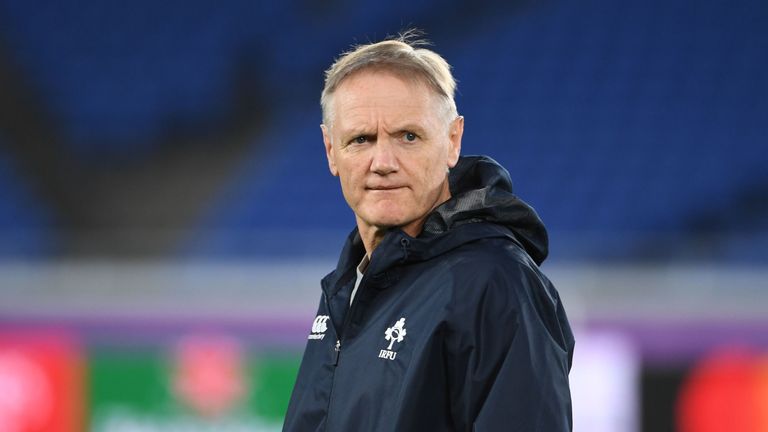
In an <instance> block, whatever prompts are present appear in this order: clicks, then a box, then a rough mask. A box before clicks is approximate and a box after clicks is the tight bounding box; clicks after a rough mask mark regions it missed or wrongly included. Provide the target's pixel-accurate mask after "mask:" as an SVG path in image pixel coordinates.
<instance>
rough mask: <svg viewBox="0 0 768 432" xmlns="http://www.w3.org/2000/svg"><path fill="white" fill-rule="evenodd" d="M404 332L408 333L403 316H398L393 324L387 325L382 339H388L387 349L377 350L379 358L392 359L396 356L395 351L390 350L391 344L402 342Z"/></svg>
mask: <svg viewBox="0 0 768 432" xmlns="http://www.w3.org/2000/svg"><path fill="white" fill-rule="evenodd" d="M406 334H408V332H407V331H406V330H405V318H400V319H399V320H397V322H396V323H395V325H393V326H392V327H389V328H388V329H387V330H386V331H385V332H384V339H385V340H388V341H389V346H388V347H387V349H383V350H381V351H379V358H383V359H387V360H394V359H395V357H397V353H396V352H395V351H392V346H393V345H394V344H395V342H397V343H401V342H403V340H404V339H405V335H406Z"/></svg>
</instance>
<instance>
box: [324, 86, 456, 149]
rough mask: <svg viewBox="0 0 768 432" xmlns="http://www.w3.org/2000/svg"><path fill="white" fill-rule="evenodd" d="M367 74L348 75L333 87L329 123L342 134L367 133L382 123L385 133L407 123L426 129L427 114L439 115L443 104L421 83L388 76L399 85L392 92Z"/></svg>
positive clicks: (428, 117)
mask: <svg viewBox="0 0 768 432" xmlns="http://www.w3.org/2000/svg"><path fill="white" fill-rule="evenodd" d="M371 75H375V74H371ZM371 75H369V74H366V73H363V74H361V75H358V76H353V77H350V78H349V79H348V80H346V81H344V82H342V84H341V85H340V86H339V88H337V89H336V92H335V94H334V98H333V104H334V105H335V107H334V109H333V112H334V117H335V118H336V119H335V121H334V122H333V123H335V125H336V126H337V127H338V129H337V130H338V131H340V132H341V134H342V135H345V134H349V133H353V132H354V133H358V134H363V133H366V134H371V133H375V132H376V131H378V130H379V128H380V127H382V126H383V129H384V131H386V132H387V133H390V132H398V131H400V130H403V129H404V128H405V126H408V125H417V126H419V127H420V128H421V129H422V130H426V129H428V128H429V126H430V123H432V120H435V119H432V118H431V117H433V116H434V117H436V118H437V117H440V118H442V117H443V115H442V114H443V113H442V111H443V107H442V105H443V104H442V103H441V101H440V100H439V98H438V96H437V95H435V94H433V93H434V92H433V90H432V89H430V88H428V87H427V86H426V85H425V84H423V83H420V82H410V81H407V80H403V79H402V78H400V77H396V76H391V75H390V76H391V77H392V78H395V79H396V80H397V81H400V83H401V85H402V88H400V89H397V90H396V91H395V93H396V94H394V95H393V94H392V93H385V91H384V90H380V89H379V88H377V86H376V84H375V82H371V80H370V78H371ZM403 90H404V91H403ZM431 114H432V115H431Z"/></svg>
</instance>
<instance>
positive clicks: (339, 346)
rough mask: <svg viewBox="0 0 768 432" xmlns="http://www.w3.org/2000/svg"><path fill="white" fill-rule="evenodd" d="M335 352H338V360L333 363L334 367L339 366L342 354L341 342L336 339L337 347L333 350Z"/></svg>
mask: <svg viewBox="0 0 768 432" xmlns="http://www.w3.org/2000/svg"><path fill="white" fill-rule="evenodd" d="M333 350H334V351H336V359H335V360H334V362H333V365H334V366H337V365H338V364H339V354H341V341H340V340H338V339H336V346H335V347H334V348H333Z"/></svg>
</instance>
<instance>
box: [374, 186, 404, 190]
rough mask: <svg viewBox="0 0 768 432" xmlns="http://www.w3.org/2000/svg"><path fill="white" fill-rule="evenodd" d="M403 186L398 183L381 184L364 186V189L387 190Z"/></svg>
mask: <svg viewBox="0 0 768 432" xmlns="http://www.w3.org/2000/svg"><path fill="white" fill-rule="evenodd" d="M404 187H405V186H400V185H382V186H366V189H368V190H374V191H389V190H395V189H401V188H404Z"/></svg>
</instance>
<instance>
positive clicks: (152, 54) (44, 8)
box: [0, 0, 768, 256]
mask: <svg viewBox="0 0 768 432" xmlns="http://www.w3.org/2000/svg"><path fill="white" fill-rule="evenodd" d="M262 3H263V4H262ZM396 3H397V4H398V5H399V3H398V2H396ZM467 5H468V3H465V2H459V1H452V2H449V3H439V2H436V1H433V0H422V1H418V2H411V3H409V7H408V13H407V14H404V13H402V9H398V8H397V7H393V5H392V4H390V3H384V2H373V1H371V2H363V3H359V4H357V3H356V4H346V3H333V2H331V3H330V4H329V5H328V6H327V7H328V10H323V9H321V8H319V7H318V9H316V10H315V9H309V6H306V5H305V7H304V8H294V7H293V6H292V5H288V4H283V3H279V2H256V3H254V2H249V1H245V0H240V1H235V2H231V3H227V5H226V7H224V6H222V5H214V4H213V3H206V2H184V3H182V4H176V3H174V2H170V3H156V2H153V3H150V2H149V1H148V0H140V1H135V2H131V3H128V4H125V3H121V2H117V1H107V2H84V3H83V4H82V5H80V6H81V7H78V8H72V7H68V6H65V5H64V4H63V3H62V4H58V3H56V4H45V5H42V4H41V3H38V2H24V1H21V0H6V1H5V2H4V3H3V4H0V16H5V19H6V22H5V23H4V25H3V29H4V30H3V31H5V32H6V34H5V35H4V36H5V37H6V38H7V39H8V40H9V42H10V46H11V47H12V48H14V49H15V52H16V53H17V54H18V56H19V61H20V63H21V64H22V65H23V67H24V68H25V70H26V71H28V76H29V78H30V80H31V81H32V82H34V83H36V84H37V86H38V87H39V88H40V89H41V94H42V95H43V96H44V97H45V100H46V103H47V104H48V106H49V107H50V109H51V110H52V111H53V112H54V114H55V116H56V118H57V119H59V121H60V122H61V124H62V125H63V130H65V131H66V133H68V134H69V136H70V137H71V140H70V141H71V143H72V145H73V146H75V147H76V148H75V150H76V152H77V153H78V154H80V155H82V156H83V157H94V155H96V157H98V155H101V154H104V153H109V152H117V153H120V152H134V153H135V152H138V153H141V154H143V155H144V156H143V157H147V158H150V157H151V156H152V151H153V147H152V145H154V143H156V142H157V140H155V139H153V138H154V137H156V136H157V135H159V134H162V132H163V128H164V127H167V125H168V124H169V122H171V121H174V122H177V123H180V124H181V125H182V126H186V127H192V125H195V124H198V123H200V122H202V121H206V119H211V118H222V117H226V115H227V109H228V108H227V104H228V102H229V100H230V99H231V98H232V96H233V95H232V92H233V89H232V88H231V82H232V79H233V77H234V76H235V74H236V68H237V67H238V62H239V61H251V62H252V63H253V64H255V65H257V68H256V69H257V71H255V72H256V73H257V74H258V76H254V77H253V78H254V79H255V80H258V81H259V82H260V83H261V87H263V88H264V89H267V90H268V91H269V93H268V94H267V96H268V98H269V106H270V112H269V114H270V116H271V118H270V121H269V125H270V126H269V127H267V129H266V130H264V131H263V133H262V134H261V135H260V136H259V137H258V138H257V139H256V142H255V143H254V146H253V147H254V150H253V153H252V156H251V157H250V158H247V159H246V160H245V161H244V162H243V163H242V165H241V166H240V168H239V172H238V173H237V174H236V175H234V176H233V181H232V183H231V184H230V185H229V187H228V188H226V189H225V190H224V191H223V193H222V194H221V195H220V196H218V197H217V198H216V199H215V200H213V202H212V203H211V206H210V208H209V209H208V211H207V212H206V213H205V214H203V215H202V216H201V218H200V222H199V225H198V227H197V228H198V229H199V230H198V232H196V234H195V235H194V236H193V238H192V239H191V240H190V241H189V242H188V243H185V244H183V245H182V249H183V252H185V253H192V254H202V255H207V256H218V255H233V254H235V255H236V254H242V253H259V252H260V251H261V249H262V247H263V244H262V243H260V242H258V241H252V240H244V239H252V237H249V236H248V235H243V233H257V232H272V233H274V232H290V231H293V230H296V229H298V228H299V227H300V228H301V229H303V230H306V231H307V232H310V231H312V232H320V231H324V230H331V231H345V230H347V229H348V228H350V227H351V225H352V221H353V219H352V215H351V213H350V212H349V210H348V209H347V208H346V207H345V205H344V202H343V199H342V198H341V194H340V191H339V188H338V184H337V181H336V180H335V179H334V178H332V177H330V175H328V173H327V167H326V165H325V161H324V155H323V151H322V142H321V139H320V132H319V129H318V123H319V121H320V113H319V107H318V106H317V98H318V95H319V90H320V86H321V85H322V71H323V69H324V68H325V67H327V66H328V64H329V63H330V61H331V59H332V58H333V57H334V56H335V55H337V54H338V53H339V52H340V51H341V50H343V49H344V48H345V47H346V46H348V44H349V43H351V42H354V39H352V38H353V35H365V36H357V37H358V39H357V41H359V42H364V41H366V40H367V39H366V36H367V37H370V38H371V39H376V38H380V37H382V36H384V35H386V34H389V33H392V32H394V31H397V30H399V29H400V28H402V27H404V26H407V25H410V24H414V25H420V26H422V27H424V28H426V29H427V30H428V31H429V32H430V36H432V37H433V38H434V39H435V40H436V41H437V42H438V44H437V47H436V49H437V51H439V52H441V53H442V54H444V55H445V57H446V58H447V59H448V60H449V61H450V62H451V63H452V64H453V65H454V71H455V75H456V76H457V78H458V79H459V91H460V93H459V95H458V97H457V102H458V105H459V109H460V111H461V112H462V114H464V115H465V117H466V133H465V140H464V153H465V154H476V153H485V154H489V155H491V156H493V157H494V158H495V159H497V160H499V161H500V162H502V163H503V164H504V165H505V166H507V168H508V169H509V170H510V172H511V174H512V177H513V179H514V180H515V182H516V183H515V185H516V190H517V191H518V193H519V194H520V195H521V196H522V197H523V198H524V199H526V200H527V201H529V202H530V203H531V204H533V205H534V207H536V209H537V210H538V211H539V212H540V214H541V216H542V217H543V219H544V220H545V222H546V223H547V225H548V226H549V227H550V229H551V230H552V231H553V236H552V237H553V241H554V243H555V252H556V253H557V250H558V248H559V250H565V249H568V248H569V246H568V245H566V244H560V243H558V242H559V240H558V239H559V238H574V236H575V237H577V238H584V237H585V236H587V237H588V236H590V235H594V234H596V233H598V234H599V235H600V236H606V238H608V237H611V238H616V237H619V238H623V239H624V240H622V241H619V242H618V243H615V242H613V243H611V246H612V247H611V248H609V249H610V250H607V251H602V252H596V253H602V254H603V255H604V256H614V255H615V256H631V255H632V253H633V251H636V250H640V249H642V248H643V247H644V245H645V240H644V239H647V238H649V237H653V236H657V235H678V234H681V233H682V235H685V234H686V233H689V232H692V231H693V229H692V226H694V225H696V224H697V223H698V221H699V220H700V219H701V217H702V215H712V214H716V215H720V216H719V217H715V218H714V219H715V220H718V221H720V222H719V224H720V226H718V227H714V229H723V230H728V229H729V228H728V227H726V226H722V225H726V224H727V222H725V221H728V220H729V219H728V218H727V217H725V216H727V215H729V214H730V213H729V212H731V211H732V209H733V208H735V207H738V205H739V200H740V196H741V195H740V194H741V193H742V192H743V191H744V190H748V189H750V188H755V187H758V186H760V185H765V184H766V183H767V182H768V178H766V174H765V172H766V169H765V167H766V166H768V151H766V145H767V144H768V126H767V125H766V124H767V123H768V122H766V119H768V97H766V95H768V55H766V52H767V51H766V50H765V47H766V46H768V31H766V30H765V29H766V28H768V6H766V5H765V4H764V3H763V2H761V1H760V0H746V1H741V2H738V3H728V2H722V1H717V0H699V1H694V0H675V1H672V2H669V1H663V0H649V1H648V2H643V3H633V2H629V1H609V0H584V1H580V2H575V1H566V0H563V1H552V2H543V3H526V2H521V3H520V5H521V6H520V7H518V8H510V9H504V13H499V12H498V10H501V8H502V7H501V6H500V4H497V5H495V6H488V5H485V6H476V7H475V6H467ZM452 8H462V9H460V10H462V11H464V12H467V11H471V12H472V14H469V13H468V14H467V15H452V14H451V10H452ZM475 9H476V10H475ZM287 83H290V85H287ZM109 146H112V147H109ZM107 147H109V148H107ZM2 181H4V180H2V179H0V182H2ZM0 187H3V186H2V184H0ZM3 205H5V206H8V205H7V204H3ZM3 205H0V209H1V208H2V206H3ZM0 211H7V209H5V210H0ZM40 217H41V218H42V219H45V217H44V216H40ZM735 217H736V219H739V218H740V217H742V216H739V215H738V214H737V215H735ZM734 223H738V222H734ZM750 229H752V230H753V231H754V232H755V233H765V232H766V231H768V227H767V226H766V224H762V225H760V224H754V226H753V228H750ZM281 230H282V231H281ZM559 234H562V235H559ZM760 235H762V234H760ZM297 237H299V238H300V237H301V234H297ZM593 238H594V237H593ZM756 238H765V237H764V236H762V237H756ZM735 242H736V241H735ZM734 244H736V243H734ZM614 246H615V248H614ZM571 248H572V249H575V250H578V247H575V248H574V247H571ZM310 249H311V248H310ZM734 249H736V250H746V249H739V248H738V247H736V246H728V245H726V246H724V247H723V255H724V256H725V255H729V256H739V254H738V253H736V254H734V253H732V252H729V251H732V250H734ZM747 249H749V248H747ZM757 249H759V250H764V248H763V249H761V248H760V247H758V248H757ZM576 253H578V252H576Z"/></svg>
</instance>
